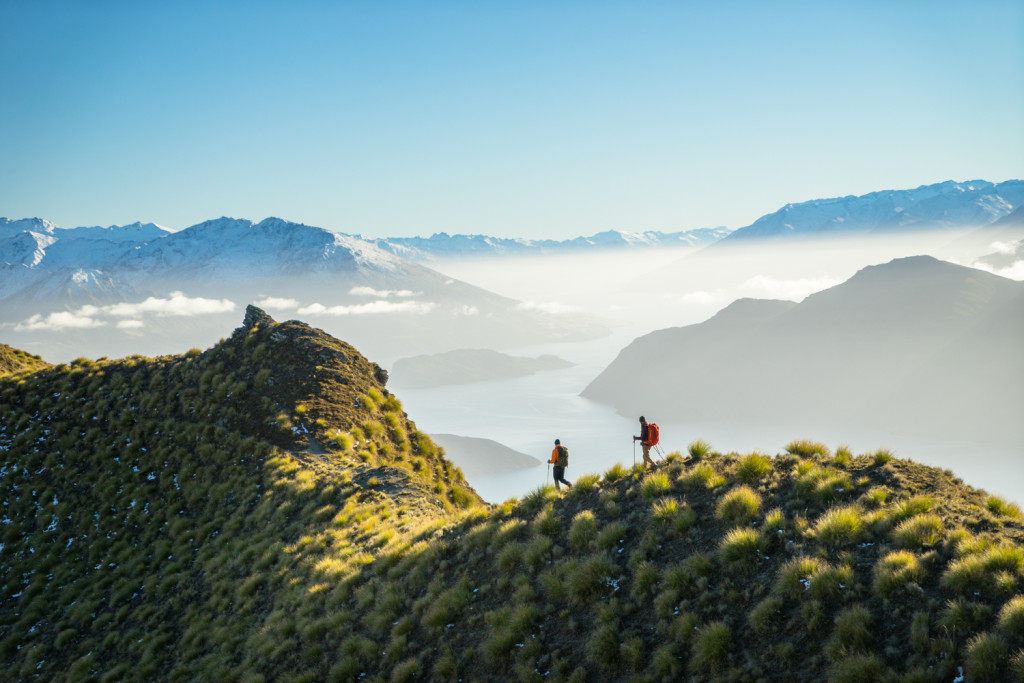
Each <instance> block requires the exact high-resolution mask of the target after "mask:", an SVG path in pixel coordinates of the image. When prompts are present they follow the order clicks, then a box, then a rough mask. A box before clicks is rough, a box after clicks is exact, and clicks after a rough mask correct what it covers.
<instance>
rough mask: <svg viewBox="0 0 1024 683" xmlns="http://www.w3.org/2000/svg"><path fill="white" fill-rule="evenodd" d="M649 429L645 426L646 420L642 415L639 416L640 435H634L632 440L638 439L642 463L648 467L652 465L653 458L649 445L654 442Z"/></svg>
mask: <svg viewBox="0 0 1024 683" xmlns="http://www.w3.org/2000/svg"><path fill="white" fill-rule="evenodd" d="M650 432H651V430H650V428H649V427H648V426H647V420H646V419H644V416H643V415H641V416H640V436H634V437H633V441H639V442H640V445H641V447H642V448H643V451H644V465H645V466H647V467H648V468H652V467H654V460H653V459H651V446H653V445H654V442H653V441H651V434H650ZM634 457H635V456H634Z"/></svg>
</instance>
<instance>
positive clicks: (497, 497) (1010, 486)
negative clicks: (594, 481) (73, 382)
mask: <svg viewBox="0 0 1024 683" xmlns="http://www.w3.org/2000/svg"><path fill="white" fill-rule="evenodd" d="M951 239H952V238H951V236H950V235H948V234H945V233H941V234H921V235H918V236H914V237H913V238H912V239H908V238H903V239H900V240H894V239H883V238H879V239H863V238H862V239H858V240H856V241H850V242H845V243H839V242H836V241H832V242H828V243H809V244H808V243H805V244H799V245H793V244H788V245H784V246H771V245H769V246H764V245H761V246H759V247H758V248H757V249H750V250H746V249H740V250H734V251H731V252H725V251H721V252H719V253H715V251H714V250H707V251H705V252H701V253H695V252H693V251H687V250H676V251H668V250H665V251H655V252H652V251H647V250H644V251H617V252H612V253H604V254H597V255H587V256H582V257H566V256H561V257H554V256H544V257H536V258H510V259H497V260H488V261H472V260H471V261H457V262H441V263H437V264H432V265H433V267H435V268H437V269H439V270H441V271H442V272H445V273H447V274H450V275H452V276H453V277H458V278H460V279H463V280H466V281H468V282H472V283H473V284H476V285H479V286H482V287H484V288H487V289H491V290H492V291H495V292H497V293H500V294H503V295H506V296H510V297H514V298H517V299H520V300H523V301H526V302H530V305H533V306H536V307H538V308H539V309H542V310H549V311H552V312H558V311H560V310H565V311H576V312H589V313H592V314H596V315H601V316H605V317H609V318H612V319H614V320H615V321H616V323H617V325H618V326H617V327H616V328H615V331H614V332H613V334H612V335H611V336H609V337H606V338H603V339H599V340H594V341H588V342H581V343H569V344H549V345H544V346H537V347H530V348H521V347H520V348H515V349H512V348H509V349H498V350H499V351H505V352H507V353H512V354H514V355H522V356H531V357H533V356H538V355H541V354H543V353H551V354H554V355H557V356H560V357H562V358H565V359H566V360H569V361H572V362H573V363H575V364H576V365H575V366H574V367H572V368H568V369H565V370H557V371H550V372H544V373H540V374H537V375H533V376H529V377H523V378H518V379H514V380H506V381H495V382H481V383H476V384H467V385H459V386H448V387H443V388H438V389H420V390H403V391H402V392H401V399H402V401H403V403H404V405H405V406H406V409H407V410H408V412H409V414H410V416H412V418H413V419H414V420H415V421H416V422H417V425H418V426H419V428H420V429H423V430H424V431H426V432H428V433H430V432H436V433H451V434H459V435H463V436H475V437H482V438H488V439H492V440H494V441H498V442H500V443H502V444H504V445H506V446H509V447H511V448H514V449H515V450H518V451H521V452H524V453H527V454H529V455H532V456H534V457H536V458H538V459H540V460H541V461H543V462H546V461H547V458H548V456H549V454H550V452H551V448H552V444H553V441H554V439H555V438H559V439H561V440H562V442H563V443H564V444H565V445H567V446H568V447H569V449H570V454H571V455H570V466H569V470H568V478H569V480H570V481H573V480H574V479H575V478H576V477H578V476H580V475H581V474H585V473H601V472H603V471H605V470H606V469H608V468H609V467H611V466H612V465H614V464H616V463H622V464H624V465H627V466H629V465H631V464H632V463H633V459H634V451H633V448H634V446H633V442H632V436H633V435H634V434H638V433H639V428H638V423H637V417H638V415H628V416H623V415H619V414H617V413H616V412H615V410H614V409H613V408H611V407H609V406H607V405H604V404H601V403H597V402H595V401H591V400H588V399H585V398H582V397H580V396H579V394H580V392H581V391H582V390H583V389H584V388H585V387H586V386H587V384H589V383H590V382H591V381H592V380H593V379H594V378H595V377H596V376H597V375H598V374H600V372H601V371H602V370H603V369H604V368H605V367H607V365H608V364H609V363H611V362H612V361H613V360H614V359H615V357H616V355H617V354H618V352H619V351H620V350H621V349H622V348H624V347H625V346H627V345H628V344H629V343H630V342H631V341H632V340H633V339H635V338H636V337H638V336H641V335H644V334H647V333H649V332H651V331H654V330H658V329H664V328H666V327H674V326H682V325H689V324H694V323H698V322H702V321H703V320H706V319H707V318H708V317H710V316H711V315H713V314H714V313H716V312H717V311H718V310H720V309H721V308H723V307H724V306H726V305H728V304H729V303H731V302H732V301H733V300H735V299H736V298H741V297H756V298H780V299H787V300H791V301H800V300H802V299H803V298H805V297H806V296H808V295H810V294H812V293H814V292H816V291H820V290H821V289H826V288H828V287H831V286H834V285H836V284H839V283H841V282H843V281H845V280H846V279H848V278H850V277H851V276H852V275H853V274H854V273H856V272H857V271H858V270H860V269H861V268H863V267H865V266H868V265H875V264H878V263H885V262H888V261H890V260H892V259H893V258H898V257H903V256H908V255H917V254H924V253H928V252H929V251H931V252H934V253H935V254H936V255H937V256H939V257H944V258H946V259H950V260H956V261H960V262H964V263H970V262H971V260H972V259H973V258H976V257H977V255H978V254H976V253H975V254H972V253H965V252H960V253H950V251H949V250H948V249H944V247H945V245H947V244H948V243H949V242H950V241H951ZM652 381H657V379H656V378H653V379H652ZM749 390H750V392H752V393H755V394H756V393H758V392H761V393H763V394H764V397H765V400H766V401H770V400H771V392H770V388H769V387H759V386H751V387H750V388H749ZM678 391H686V387H678ZM643 412H644V414H645V415H646V417H647V418H648V419H649V420H653V421H656V422H658V423H659V424H660V425H661V426H662V435H663V436H662V440H663V443H662V447H663V448H664V450H665V452H666V453H667V452H671V451H674V450H678V451H682V452H685V451H686V447H687V445H688V444H689V443H690V442H691V441H693V440H695V439H704V440H706V441H708V442H710V443H711V444H712V446H713V447H714V448H715V449H716V450H718V451H720V452H731V451H735V452H739V453H746V452H750V451H753V450H757V451H760V452H763V453H767V454H775V453H780V452H783V450H784V447H785V445H786V444H787V443H788V442H790V441H792V440H794V439H798V438H809V439H814V440H818V441H822V442H824V443H826V444H827V445H828V446H830V447H831V448H833V449H834V448H835V447H837V446H840V445H846V446H849V447H850V448H851V450H852V451H853V452H854V453H855V454H860V453H867V452H871V451H874V450H876V449H878V448H886V449H889V450H891V451H892V452H893V453H894V454H895V455H896V456H898V457H902V458H909V459H912V460H915V461H917V462H921V463H924V464H928V465H933V466H937V467H941V468H945V469H951V470H952V471H953V472H954V473H955V474H956V475H957V476H959V477H962V478H963V479H964V481H965V482H966V483H967V484H968V485H971V486H975V487H978V488H984V489H985V490H987V491H989V492H990V493H994V494H996V495H1000V496H1002V497H1004V498H1007V499H1010V500H1014V501H1016V502H1019V503H1024V450H1022V449H1021V448H1017V447H1007V446H1002V447H993V446H988V445H984V443H983V440H979V441H973V440H963V441H956V440H950V439H929V438H924V437H921V436H908V435H901V434H895V433H886V432H882V431H877V430H874V431H873V430H869V429H865V428H863V427H861V426H858V425H857V424H848V425H842V424H840V426H831V427H830V426H825V425H823V424H821V423H819V422H817V421H815V420H809V421H806V422H802V421H801V420H800V419H799V417H793V418H790V419H786V420H772V421H770V422H766V423H760V424H759V423H755V422H753V421H750V420H743V421H740V420H736V419H730V418H729V416H727V415H725V416H722V417H721V419H718V420H714V421H711V420H702V421H699V422H698V421H694V420H692V419H690V420H688V419H687V416H686V415H676V414H665V411H659V407H658V406H657V405H651V406H648V407H645V408H643ZM636 458H637V459H638V460H639V455H638V454H637V455H636ZM546 478H547V466H546V465H545V466H542V467H535V468H530V469H527V470H521V471H518V472H514V473H510V474H502V475H490V476H481V477H476V478H473V479H471V480H470V483H471V484H472V485H473V486H474V487H475V488H476V489H477V491H478V492H479V493H480V494H481V495H482V496H483V497H484V498H485V499H486V500H488V501H492V502H496V501H501V500H504V499H506V498H508V497H510V496H522V495H524V494H526V493H528V492H529V491H531V490H533V489H536V488H537V487H538V486H540V485H541V484H543V483H544V482H545V481H546Z"/></svg>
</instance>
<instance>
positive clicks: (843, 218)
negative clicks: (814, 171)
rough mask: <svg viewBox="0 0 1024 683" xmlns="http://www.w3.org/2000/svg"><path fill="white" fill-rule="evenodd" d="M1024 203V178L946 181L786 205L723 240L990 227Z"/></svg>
mask: <svg viewBox="0 0 1024 683" xmlns="http://www.w3.org/2000/svg"><path fill="white" fill-rule="evenodd" d="M1022 204H1024V180H1007V181H1005V182H1002V183H991V182H988V181H984V180H973V181H969V182H963V183H959V182H954V181H951V180H950V181H946V182H943V183H936V184H933V185H922V186H921V187H918V188H916V189H913V190H885V191H881V192H871V193H869V194H865V195H861V196H847V197H834V198H830V199H816V200H813V201H807V202H801V203H798V204H786V205H785V206H783V207H782V208H781V209H779V210H778V211H775V212H773V213H770V214H767V215H765V216H762V217H761V218H758V219H757V220H756V221H754V222H753V223H751V224H750V225H748V226H746V227H743V228H739V229H738V230H735V231H733V232H732V233H730V234H729V235H728V236H726V237H724V238H723V244H732V243H736V242H742V241H746V240H764V239H786V238H792V237H805V238H806V237H822V236H833V237H834V236H846V235H857V234H876V235H879V234H881V235H891V234H894V233H901V232H915V231H923V230H956V229H963V228H977V227H980V226H984V225H988V224H990V223H993V222H994V221H996V220H998V219H1000V218H1002V217H1003V216H1006V215H1007V214H1009V213H1011V212H1012V211H1013V210H1014V209H1016V208H1017V207H1019V206H1021V205H1022Z"/></svg>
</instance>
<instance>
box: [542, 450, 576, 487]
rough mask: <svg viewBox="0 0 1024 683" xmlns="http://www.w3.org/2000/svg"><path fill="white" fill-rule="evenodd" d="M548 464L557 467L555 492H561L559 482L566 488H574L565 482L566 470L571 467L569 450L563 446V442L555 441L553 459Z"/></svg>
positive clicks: (552, 452)
mask: <svg viewBox="0 0 1024 683" xmlns="http://www.w3.org/2000/svg"><path fill="white" fill-rule="evenodd" d="M548 464H551V465H554V466H555V472H554V474H555V490H556V491H560V490H561V487H560V486H559V485H558V483H559V482H561V483H563V484H565V486H566V488H568V487H570V486H572V484H570V483H569V482H567V481H566V480H565V468H566V467H568V466H569V449H568V448H566V447H565V446H563V445H562V442H561V441H559V440H558V439H555V448H554V450H552V451H551V459H550V460H548Z"/></svg>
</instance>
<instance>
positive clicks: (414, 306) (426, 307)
mask: <svg viewBox="0 0 1024 683" xmlns="http://www.w3.org/2000/svg"><path fill="white" fill-rule="evenodd" d="M436 306H437V304H434V303H428V302H425V301H402V302H400V303H399V302H394V301H371V302H369V303H365V304H353V305H350V306H324V305H323V304H319V303H315V304H310V305H309V306H303V307H302V308H300V309H299V315H335V316H342V315H374V314H380V313H416V314H424V313H429V312H430V311H432V310H433V309H434V308H435V307H436Z"/></svg>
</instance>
